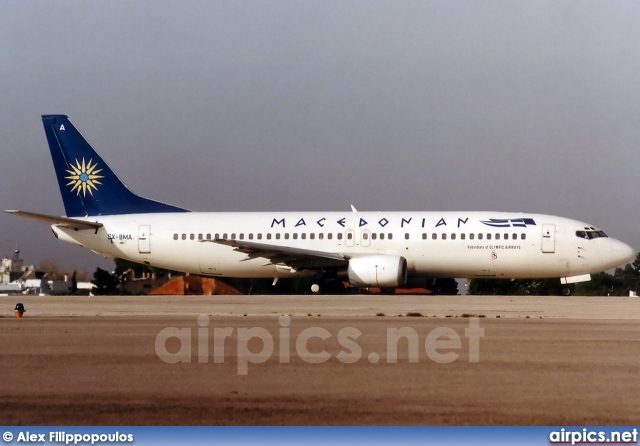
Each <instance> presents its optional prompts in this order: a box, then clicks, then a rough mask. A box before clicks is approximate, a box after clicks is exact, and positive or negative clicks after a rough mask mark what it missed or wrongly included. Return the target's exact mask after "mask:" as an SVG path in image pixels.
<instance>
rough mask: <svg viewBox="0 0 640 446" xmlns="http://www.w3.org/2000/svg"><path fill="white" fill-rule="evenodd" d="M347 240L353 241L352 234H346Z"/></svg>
mask: <svg viewBox="0 0 640 446" xmlns="http://www.w3.org/2000/svg"><path fill="white" fill-rule="evenodd" d="M347 240H353V233H352V232H347Z"/></svg>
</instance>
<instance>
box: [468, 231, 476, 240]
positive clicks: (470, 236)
mask: <svg viewBox="0 0 640 446" xmlns="http://www.w3.org/2000/svg"><path fill="white" fill-rule="evenodd" d="M474 238H476V235H475V234H474V233H473V232H472V233H471V234H469V240H473V239H474Z"/></svg>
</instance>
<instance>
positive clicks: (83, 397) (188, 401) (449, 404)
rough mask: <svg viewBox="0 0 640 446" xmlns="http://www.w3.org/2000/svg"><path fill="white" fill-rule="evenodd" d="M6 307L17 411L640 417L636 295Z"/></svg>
mask: <svg viewBox="0 0 640 446" xmlns="http://www.w3.org/2000/svg"><path fill="white" fill-rule="evenodd" d="M17 302H21V303H23V304H24V305H25V308H26V310H27V312H26V314H25V317H24V318H22V319H16V318H15V316H14V312H13V309H14V307H15V304H16V303H17ZM0 308H2V311H1V312H0V336H1V339H2V342H0V354H1V357H2V361H0V376H2V379H1V380H0V392H1V393H2V395H3V398H2V399H1V400H0V417H1V419H2V420H3V424H6V425H18V424H21V425H33V424H47V425H57V424H61V425H74V424H75V425H77V424H79V425H83V424H89V425H91V424H98V425H120V424H125V425H148V424H151V425H154V424H158V425H164V424H184V425H195V424H204V425H218V424H223V425H224V424H234V425H237V424H249V425H252V424H267V425H271V424H278V425H279V424H287V425H288V424H298V425H302V424H313V425H323V424H338V425H342V424H348V425H352V424H430V425H433V424H456V425H457V424H473V425H484V424H538V425H549V424H553V425H562V424H575V425H581V424H596V425H597V424H627V425H630V424H634V423H637V420H638V418H639V417H640V399H639V398H638V390H640V358H639V357H638V339H639V338H640V323H639V322H640V299H639V298H618V297H595V298H585V297H570V298H565V297H562V298H560V297H535V298H532V297H496V296H490V297H489V296H487V297H482V296H462V297H461V296H455V297H440V296H426V297H425V296H341V297H334V296H233V297H229V296H206V297H201V296H172V297H157V296H156V297H100V298H98V297H91V298H88V297H73V298H71V297H51V296H47V297H35V296H10V297H0ZM222 347H224V349H222ZM396 352H397V353H396ZM177 361H180V362H177Z"/></svg>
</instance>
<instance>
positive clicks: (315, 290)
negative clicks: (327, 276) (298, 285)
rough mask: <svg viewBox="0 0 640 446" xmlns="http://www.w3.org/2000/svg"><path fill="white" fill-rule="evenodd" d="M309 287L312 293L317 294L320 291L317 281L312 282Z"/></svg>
mask: <svg viewBox="0 0 640 446" xmlns="http://www.w3.org/2000/svg"><path fill="white" fill-rule="evenodd" d="M309 289H310V290H311V293H312V294H318V293H319V292H320V285H318V284H317V283H312V284H311V287H310V288H309Z"/></svg>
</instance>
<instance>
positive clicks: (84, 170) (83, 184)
mask: <svg viewBox="0 0 640 446" xmlns="http://www.w3.org/2000/svg"><path fill="white" fill-rule="evenodd" d="M97 166H98V163H93V160H89V162H88V163H85V161H84V158H82V164H80V161H78V160H77V159H76V164H75V166H74V165H73V164H71V165H70V167H71V169H67V172H68V173H70V174H71V175H70V176H68V177H65V179H67V180H71V181H69V182H68V183H67V186H73V187H72V188H71V192H73V191H76V194H77V195H78V196H79V195H80V192H82V196H83V197H86V196H87V192H89V194H91V195H93V191H94V190H96V191H97V190H98V185H100V184H102V183H101V182H100V181H98V180H99V179H100V178H104V177H103V176H102V175H98V174H99V173H100V172H102V169H97V170H96V167H97Z"/></svg>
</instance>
